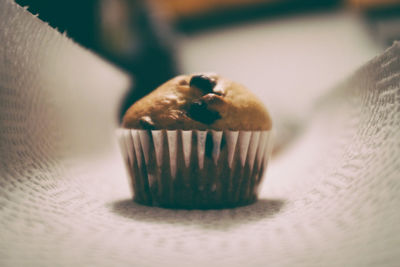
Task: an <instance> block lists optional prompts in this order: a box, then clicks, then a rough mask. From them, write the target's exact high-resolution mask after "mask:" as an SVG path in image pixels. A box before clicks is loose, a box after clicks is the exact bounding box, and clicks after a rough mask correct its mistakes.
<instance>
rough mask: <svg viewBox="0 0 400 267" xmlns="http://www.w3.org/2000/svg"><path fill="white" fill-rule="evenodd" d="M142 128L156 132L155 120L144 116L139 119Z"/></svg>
mask: <svg viewBox="0 0 400 267" xmlns="http://www.w3.org/2000/svg"><path fill="white" fill-rule="evenodd" d="M139 123H140V126H142V127H143V129H145V130H155V129H156V127H155V125H154V122H153V120H152V119H151V118H150V117H149V116H143V117H141V118H140V119H139Z"/></svg>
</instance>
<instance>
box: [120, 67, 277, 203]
mask: <svg viewBox="0 0 400 267" xmlns="http://www.w3.org/2000/svg"><path fill="white" fill-rule="evenodd" d="M271 127H272V122H271V118H270V116H269V114H268V111H267V110H266V108H265V107H264V105H263V104H262V102H261V101H260V100H258V99H257V98H256V97H255V96H254V95H253V94H252V93H251V92H249V91H248V90H247V89H246V88H245V87H244V86H242V85H240V84H238V83H235V82H232V81H230V80H228V79H225V78H223V77H221V76H218V75H216V74H198V75H181V76H177V77H175V78H173V79H171V80H170V81H168V82H166V83H164V84H162V85H161V86H160V87H158V88H157V89H156V90H154V91H153V92H152V93H150V94H148V95H147V96H145V97H143V98H142V99H140V100H139V101H137V102H136V103H134V104H133V105H132V106H131V107H130V108H129V109H128V110H127V111H126V113H125V115H124V117H123V121H122V127H121V129H119V140H120V145H121V150H122V154H123V156H124V158H125V161H126V165H127V169H128V172H129V175H130V180H131V186H132V190H133V196H134V200H135V201H136V202H138V203H141V204H144V205H150V206H161V207H166V208H186V209H212V208H229V207H237V206H243V205H247V204H251V203H253V202H254V201H256V200H257V195H258V188H259V185H260V183H261V181H262V178H263V173H264V170H265V168H266V166H267V161H268V157H269V152H270V148H271V142H270V133H271Z"/></svg>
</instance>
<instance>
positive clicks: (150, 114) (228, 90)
mask: <svg viewBox="0 0 400 267" xmlns="http://www.w3.org/2000/svg"><path fill="white" fill-rule="evenodd" d="M122 126H123V127H124V128H133V129H150V130H157V129H168V130H177V129H181V130H208V129H212V130H233V131H234V130H249V131H256V130H270V129H271V126H272V122H271V118H270V116H269V114H268V111H267V110H266V108H265V107H264V105H263V104H262V102H261V101H260V100H258V99H257V97H256V96H255V95H253V94H252V93H251V92H250V91H248V90H247V89H246V88H245V87H244V86H243V85H241V84H238V83H235V82H232V81H230V80H228V79H225V78H223V77H221V76H219V75H216V74H198V75H197V74H196V75H180V76H177V77H175V78H173V79H171V80H169V81H167V82H166V83H164V84H162V85H161V86H159V87H158V88H157V89H156V90H154V91H153V92H151V93H150V94H148V95H146V96H145V97H143V98H142V99H140V100H138V101H137V102H135V103H134V104H133V105H132V106H131V107H130V108H129V109H128V110H127V111H126V113H125V115H124V117H123V121H122Z"/></svg>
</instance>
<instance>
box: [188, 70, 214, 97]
mask: <svg viewBox="0 0 400 267" xmlns="http://www.w3.org/2000/svg"><path fill="white" fill-rule="evenodd" d="M189 85H190V87H196V88H198V89H200V90H201V91H203V92H204V93H211V92H212V91H213V89H214V87H215V85H216V81H215V79H213V78H211V77H208V76H207V75H203V74H201V75H194V76H193V77H192V78H191V79H190V84H189Z"/></svg>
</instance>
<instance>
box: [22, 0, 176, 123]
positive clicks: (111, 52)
mask: <svg viewBox="0 0 400 267" xmlns="http://www.w3.org/2000/svg"><path fill="white" fill-rule="evenodd" d="M16 2H17V3H18V4H20V5H21V6H29V9H28V10H29V11H30V12H31V13H33V14H39V18H40V19H42V20H44V21H46V22H48V23H49V24H50V25H51V26H52V27H54V28H58V29H59V31H60V32H64V31H66V32H67V35H68V36H69V37H71V38H72V39H74V40H75V41H76V42H78V43H80V44H81V45H83V46H85V47H87V48H89V49H91V50H94V51H95V52H97V53H99V54H100V55H102V56H103V57H105V58H107V59H108V60H110V61H111V62H113V63H114V64H116V65H117V66H119V67H121V68H123V69H124V70H125V71H127V72H128V73H129V74H131V76H132V77H133V79H134V85H133V88H132V89H131V90H130V91H129V93H128V94H127V96H126V97H125V98H124V100H123V101H122V105H121V110H120V117H121V116H122V114H123V113H124V112H125V110H126V109H127V108H128V107H129V106H130V105H131V104H132V103H133V102H134V101H135V100H137V99H139V98H141V97H142V96H144V95H146V94H147V93H149V92H150V91H151V90H153V89H154V88H155V87H157V86H158V85H160V84H161V83H163V82H164V81H166V80H168V79H170V78H172V77H174V76H175V75H177V73H178V71H177V66H176V61H175V59H174V42H173V40H174V38H173V37H172V36H173V33H172V30H171V28H170V25H169V24H168V23H165V22H164V21H163V20H162V18H161V17H158V16H155V15H154V14H153V13H152V11H151V9H150V8H149V6H148V4H147V1H143V0H84V1H78V0H58V1H51V0H17V1H16ZM110 90H112V88H110Z"/></svg>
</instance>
